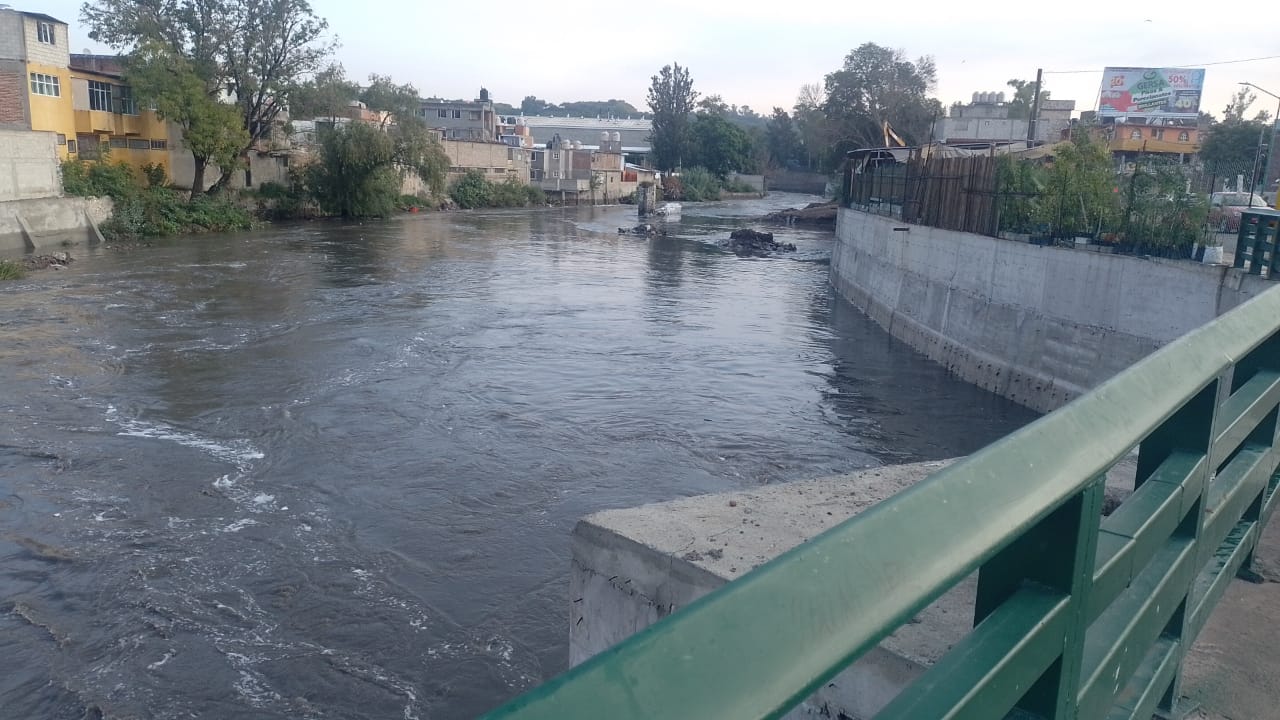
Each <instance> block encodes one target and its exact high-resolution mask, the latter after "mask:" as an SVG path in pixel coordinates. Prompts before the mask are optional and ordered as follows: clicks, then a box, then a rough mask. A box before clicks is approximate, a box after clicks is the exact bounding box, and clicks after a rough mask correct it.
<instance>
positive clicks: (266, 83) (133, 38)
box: [80, 0, 334, 187]
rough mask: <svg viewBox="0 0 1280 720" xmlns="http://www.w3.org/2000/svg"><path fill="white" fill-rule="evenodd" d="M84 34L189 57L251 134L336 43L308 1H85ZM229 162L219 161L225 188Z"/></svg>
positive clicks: (123, 46)
mask: <svg viewBox="0 0 1280 720" xmlns="http://www.w3.org/2000/svg"><path fill="white" fill-rule="evenodd" d="M80 17H81V19H82V20H83V21H84V23H85V24H86V25H88V26H89V37H90V38H92V39H94V40H97V41H99V42H102V43H105V44H106V45H108V46H110V47H113V48H116V49H118V50H122V51H125V52H130V53H131V52H133V51H135V50H136V49H138V48H139V47H141V46H142V45H144V44H146V43H148V42H153V43H160V44H163V45H166V46H168V49H169V50H170V51H171V52H172V53H173V54H174V56H175V57H180V58H183V59H184V60H186V61H187V64H188V66H189V67H190V68H191V70H192V72H193V73H195V75H196V76H197V77H198V78H200V80H201V82H202V83H203V84H204V86H205V89H206V91H207V92H208V94H209V96H210V97H212V98H219V99H221V98H223V97H226V98H229V99H230V102H231V104H232V105H234V106H235V107H236V108H237V111H238V113H239V115H240V118H241V124H242V126H243V127H244V129H245V130H246V131H247V132H248V134H249V141H248V142H246V143H245V144H244V147H242V148H241V151H242V153H243V152H245V151H248V149H249V148H250V147H251V146H252V144H253V143H254V142H257V141H261V140H265V139H268V138H269V137H270V136H271V132H272V129H273V124H274V122H275V120H276V118H277V117H278V116H279V115H280V113H281V112H283V111H284V109H285V108H286V107H287V105H288V102H289V98H290V95H291V94H292V93H293V92H294V91H295V90H296V89H297V88H298V87H299V86H300V85H301V84H302V83H303V82H304V81H305V79H306V78H308V77H310V76H311V75H313V74H314V73H317V72H319V71H321V70H322V69H324V67H325V61H326V59H327V58H328V57H329V55H330V54H331V53H332V51H333V47H334V44H333V43H332V42H330V41H327V39H326V33H327V30H328V23H327V22H325V21H324V20H323V19H321V18H319V17H317V16H316V15H315V13H314V12H312V10H311V5H310V4H309V3H308V2H307V1H306V0H90V1H89V2H86V3H85V4H84V5H83V6H82V7H81V10H80ZM231 172H232V169H231V168H229V167H224V168H222V177H221V178H220V179H219V181H218V183H217V186H218V187H225V186H226V184H227V182H228V181H229V180H230V177H231Z"/></svg>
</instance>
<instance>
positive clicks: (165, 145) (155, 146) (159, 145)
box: [151, 140, 169, 150]
mask: <svg viewBox="0 0 1280 720" xmlns="http://www.w3.org/2000/svg"><path fill="white" fill-rule="evenodd" d="M151 149H152V150H168V149H169V141H168V140H152V141H151Z"/></svg>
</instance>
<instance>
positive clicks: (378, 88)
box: [360, 73, 422, 128]
mask: <svg viewBox="0 0 1280 720" xmlns="http://www.w3.org/2000/svg"><path fill="white" fill-rule="evenodd" d="M360 102H362V103H364V104H365V107H367V108H369V109H370V110H373V111H374V112H381V113H383V115H382V119H381V121H380V123H379V124H380V126H381V127H384V128H385V127H386V126H387V124H388V123H389V122H391V121H392V120H393V119H394V120H395V122H396V124H408V123H419V122H421V118H420V117H419V116H418V110H419V109H420V108H421V107H422V101H421V100H419V99H418V89H417V88H415V87H414V86H413V85H411V84H408V83H406V84H404V85H397V84H396V83H395V82H393V81H392V80H391V76H389V75H378V74H376V73H375V74H373V75H370V76H369V85H368V87H366V88H365V89H364V91H363V92H361V93H360Z"/></svg>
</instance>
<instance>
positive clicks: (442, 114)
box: [436, 110, 449, 118]
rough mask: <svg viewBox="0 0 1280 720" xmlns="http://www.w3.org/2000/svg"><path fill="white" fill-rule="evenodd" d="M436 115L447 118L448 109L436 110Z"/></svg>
mask: <svg viewBox="0 0 1280 720" xmlns="http://www.w3.org/2000/svg"><path fill="white" fill-rule="evenodd" d="M436 117H442V118H447V117H449V111H448V110H437V111H436Z"/></svg>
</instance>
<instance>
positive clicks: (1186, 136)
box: [1178, 130, 1191, 142]
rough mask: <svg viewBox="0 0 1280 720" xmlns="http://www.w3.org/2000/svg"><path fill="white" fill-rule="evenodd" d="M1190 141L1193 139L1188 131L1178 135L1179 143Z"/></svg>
mask: <svg viewBox="0 0 1280 720" xmlns="http://www.w3.org/2000/svg"><path fill="white" fill-rule="evenodd" d="M1190 139H1191V133H1189V132H1187V131H1186V130H1183V131H1182V132H1180V133H1178V142H1187V141H1189V140H1190Z"/></svg>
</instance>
